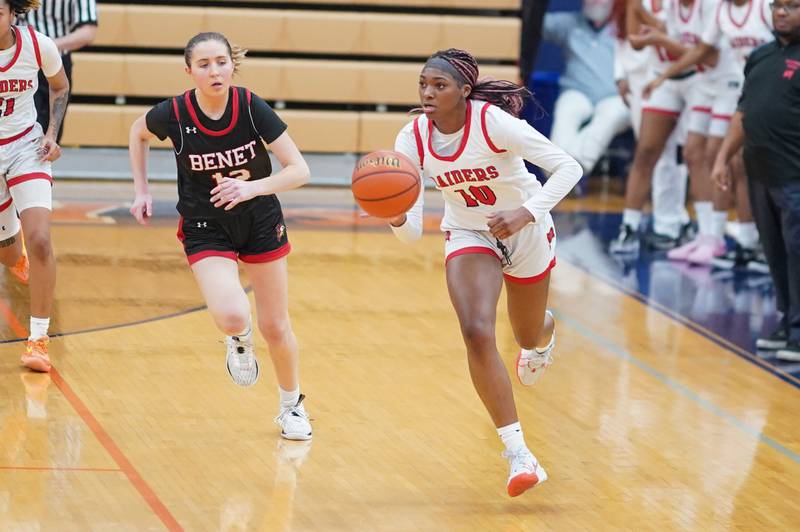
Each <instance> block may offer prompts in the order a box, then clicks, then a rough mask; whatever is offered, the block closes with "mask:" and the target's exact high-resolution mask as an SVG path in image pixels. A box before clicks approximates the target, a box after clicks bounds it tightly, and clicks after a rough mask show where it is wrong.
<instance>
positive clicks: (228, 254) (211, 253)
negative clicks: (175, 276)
mask: <svg viewBox="0 0 800 532" xmlns="http://www.w3.org/2000/svg"><path fill="white" fill-rule="evenodd" d="M208 257H222V258H224V259H231V260H232V261H234V262H236V253H234V252H233V251H217V250H216V249H208V250H206V251H198V252H197V253H192V254H191V255H186V260H188V261H189V266H191V265H192V264H194V263H195V262H197V261H201V260H203V259H206V258H208Z"/></svg>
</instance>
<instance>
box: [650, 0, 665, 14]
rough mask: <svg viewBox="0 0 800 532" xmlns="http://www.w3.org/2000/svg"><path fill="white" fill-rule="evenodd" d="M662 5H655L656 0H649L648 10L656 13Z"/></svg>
mask: <svg viewBox="0 0 800 532" xmlns="http://www.w3.org/2000/svg"><path fill="white" fill-rule="evenodd" d="M663 7H664V6H663V5H659V6H656V0H650V11H652V12H653V14H654V15H657V14H658V13H659V11H661V9H662V8H663Z"/></svg>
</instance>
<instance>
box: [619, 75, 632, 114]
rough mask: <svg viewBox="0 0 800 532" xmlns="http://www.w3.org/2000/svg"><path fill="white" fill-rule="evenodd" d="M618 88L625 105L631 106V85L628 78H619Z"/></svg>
mask: <svg viewBox="0 0 800 532" xmlns="http://www.w3.org/2000/svg"><path fill="white" fill-rule="evenodd" d="M617 90H618V91H619V95H620V96H621V97H622V101H623V102H625V105H627V106H628V107H630V106H631V102H630V100H628V98H629V96H630V94H631V87H630V85H629V84H628V80H627V79H619V80H617Z"/></svg>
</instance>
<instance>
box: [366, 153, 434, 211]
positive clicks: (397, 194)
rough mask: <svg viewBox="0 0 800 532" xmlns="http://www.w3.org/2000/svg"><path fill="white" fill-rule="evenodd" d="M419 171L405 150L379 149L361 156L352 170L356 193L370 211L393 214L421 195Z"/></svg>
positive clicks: (403, 209) (409, 205)
mask: <svg viewBox="0 0 800 532" xmlns="http://www.w3.org/2000/svg"><path fill="white" fill-rule="evenodd" d="M420 186H421V183H420V178H419V172H418V171H417V168H416V166H414V163H412V162H411V160H409V158H408V157H406V156H405V155H403V154H402V153H398V152H396V151H391V150H380V151H374V152H372V153H368V154H367V155H365V156H364V157H362V158H361V159H360V160H359V161H358V163H357V164H356V168H355V170H353V197H355V198H356V201H357V202H358V204H359V205H360V206H361V208H362V209H364V211H366V213H367V214H370V215H372V216H377V217H378V218H394V217H395V216H399V215H401V214H403V213H404V212H406V211H408V209H410V208H411V206H412V205H414V202H415V201H417V197H418V196H419V187H420Z"/></svg>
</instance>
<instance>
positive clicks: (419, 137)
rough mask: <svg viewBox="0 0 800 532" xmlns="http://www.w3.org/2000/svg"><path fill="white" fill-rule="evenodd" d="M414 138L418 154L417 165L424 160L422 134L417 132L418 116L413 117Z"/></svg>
mask: <svg viewBox="0 0 800 532" xmlns="http://www.w3.org/2000/svg"><path fill="white" fill-rule="evenodd" d="M414 139H415V140H416V141H417V153H418V154H419V166H420V168H422V163H424V162H425V149H424V148H423V147H422V135H420V133H419V117H416V118H415V119H414Z"/></svg>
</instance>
